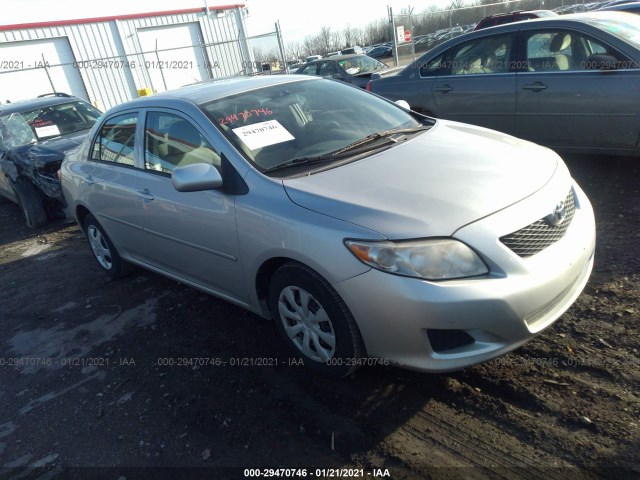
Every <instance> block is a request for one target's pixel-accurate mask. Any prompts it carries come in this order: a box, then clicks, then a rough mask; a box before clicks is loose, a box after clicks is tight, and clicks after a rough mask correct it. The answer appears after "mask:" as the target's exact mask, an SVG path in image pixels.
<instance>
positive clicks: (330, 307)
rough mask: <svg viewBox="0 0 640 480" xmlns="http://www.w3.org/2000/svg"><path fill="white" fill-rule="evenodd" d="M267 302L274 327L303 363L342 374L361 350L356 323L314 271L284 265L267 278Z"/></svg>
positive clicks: (350, 368) (334, 374)
mask: <svg viewBox="0 0 640 480" xmlns="http://www.w3.org/2000/svg"><path fill="white" fill-rule="evenodd" d="M269 304H270V307H271V311H272V312H273V316H274V320H275V324H276V329H277V330H278V333H279V334H280V336H281V337H282V338H283V339H284V341H285V342H286V343H287V344H288V345H289V347H290V349H291V350H292V351H293V353H294V354H296V355H302V360H303V362H304V364H305V366H307V367H309V368H311V369H312V370H314V371H316V372H318V373H321V374H323V375H327V376H331V377H345V376H347V375H349V374H350V373H352V372H353V371H355V370H356V369H357V368H358V366H359V364H360V363H361V362H360V361H359V360H360V359H361V358H362V356H363V354H364V348H363V345H362V337H361V335H360V331H359V330H358V326H357V325H356V323H355V320H354V319H353V316H352V315H351V312H350V311H349V309H348V308H347V306H346V305H345V303H344V301H343V300H342V298H340V296H339V295H338V293H337V292H336V291H335V290H334V289H333V288H332V287H331V285H329V283H328V282H327V281H326V280H325V279H324V278H322V277H321V276H320V275H319V274H318V273H317V272H315V271H313V270H311V269H310V268H308V267H306V266H304V265H301V264H297V263H287V264H285V265H283V266H282V267H280V268H279V269H278V270H277V271H276V272H275V273H274V274H273V277H272V278H271V282H270V285H269Z"/></svg>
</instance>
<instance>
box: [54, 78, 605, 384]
mask: <svg viewBox="0 0 640 480" xmlns="http://www.w3.org/2000/svg"><path fill="white" fill-rule="evenodd" d="M61 177H62V188H63V190H64V195H65V197H66V198H67V201H68V212H69V214H71V215H73V216H74V217H75V218H76V219H77V221H78V223H79V225H80V226H81V227H82V230H83V232H84V233H85V234H86V236H87V238H88V241H89V244H90V247H91V250H92V251H93V254H94V256H95V258H96V260H97V262H98V264H99V265H100V267H101V268H102V269H103V270H104V272H105V273H106V274H107V275H109V276H110V277H117V276H121V275H123V274H125V273H126V272H127V271H128V269H129V265H130V264H136V265H140V266H143V267H145V268H148V269H151V270H153V271H155V272H158V273H160V274H163V275H166V276H168V277H170V278H173V279H174V280H176V281H179V282H181V283H184V284H187V285H191V286H193V287H196V288H199V289H201V290H204V291H206V292H209V293H211V294H214V295H218V296H220V297H222V298H223V299H226V300H229V301H231V302H233V303H235V304H237V305H239V306H241V307H244V308H246V309H249V310H250V311H252V312H254V313H256V314H257V315H260V316H262V317H265V318H270V319H273V321H274V324H275V328H276V329H277V331H278V333H279V335H280V336H281V338H282V339H283V340H284V342H286V344H287V345H288V347H289V349H290V351H291V354H292V355H293V356H294V358H296V359H302V361H303V362H304V364H305V365H307V366H308V367H309V368H312V369H314V370H315V371H318V372H322V373H326V374H329V375H333V376H343V375H347V374H349V373H350V372H351V371H353V370H354V369H355V368H357V367H358V366H360V365H379V364H387V363H392V364H395V365H400V366H404V367H408V368H412V369H417V370H421V371H432V372H438V371H450V370H457V369H461V368H464V367H466V366H469V365H472V364H475V363H478V362H483V361H487V360H490V359H492V358H494V357H496V356H499V355H502V354H504V353H506V352H508V351H510V350H513V349H515V348H517V347H519V346H520V345H522V344H523V343H525V342H526V341H528V340H530V339H531V338H533V337H534V336H535V335H537V334H538V333H540V332H541V331H542V330H544V329H545V328H547V327H549V326H550V325H551V324H553V323H554V322H555V321H556V320H557V319H558V318H559V317H560V316H561V315H562V313H563V312H564V311H565V310H566V309H567V308H569V306H570V305H571V304H572V303H573V302H574V301H575V299H576V298H577V297H578V295H579V294H580V292H581V291H582V289H583V287H584V285H585V283H586V282H587V280H588V278H589V274H590V272H591V269H592V266H593V254H594V247H595V227H594V217H593V211H592V209H591V206H590V204H589V200H588V199H587V197H586V195H585V194H584V193H583V192H582V190H581V189H580V187H579V186H578V185H577V184H576V183H575V182H574V181H573V179H572V178H571V175H570V174H569V171H568V169H567V168H566V166H565V165H564V163H563V162H562V160H561V159H560V157H558V156H557V155H556V154H555V153H554V152H552V151H551V150H548V149H545V148H541V147H538V146H537V145H534V144H532V143H530V142H525V141H521V140H518V139H515V138H513V137H509V136H507V135H504V134H501V133H498V132H494V131H490V130H487V129H484V128H480V127H474V126H471V125H464V124H460V123H455V122H448V121H444V120H433V119H429V118H426V117H424V116H422V115H420V114H417V113H414V112H410V111H407V110H405V109H404V108H401V107H400V106H398V105H395V104H393V103H391V102H389V101H387V100H385V99H382V98H380V97H377V96H375V95H371V94H369V93H367V92H365V91H363V90H360V89H356V88H352V87H351V86H349V85H346V84H344V83H342V82H333V81H329V80H324V79H320V78H311V77H302V76H297V75H295V76H287V75H278V76H270V77H269V76H264V77H252V78H244V79H237V80H234V81H233V82H229V81H223V82H210V83H207V84H203V85H196V86H193V87H186V88H182V89H180V90H175V91H170V92H166V93H162V94H158V95H153V96H149V97H144V98H140V99H137V100H134V101H132V102H128V103H125V104H123V105H120V106H118V107H115V108H114V109H112V110H110V111H109V112H107V113H106V114H105V115H104V116H103V118H102V119H101V120H100V121H99V122H98V123H97V125H96V126H95V127H94V128H93V130H92V131H91V133H90V135H89V136H88V137H87V139H86V140H85V142H83V144H82V146H81V147H80V148H79V149H78V150H76V151H75V152H73V153H72V154H70V155H69V156H68V157H67V159H66V160H65V162H64V163H63V166H62V175H61ZM532 236H534V237H535V239H534V240H533V241H532V240H531V237H532ZM251 333H252V330H251V329H250V328H248V329H247V335H250V334H251Z"/></svg>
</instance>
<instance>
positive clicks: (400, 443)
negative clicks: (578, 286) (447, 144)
mask: <svg viewBox="0 0 640 480" xmlns="http://www.w3.org/2000/svg"><path fill="white" fill-rule="evenodd" d="M567 163H568V165H569V167H570V169H571V171H572V173H573V175H574V177H575V178H576V179H577V180H578V182H579V183H580V184H581V186H582V187H583V189H584V190H585V191H586V192H587V194H588V195H589V197H590V198H591V200H592V203H593V205H594V209H595V212H596V216H597V222H598V246H597V251H596V266H595V269H594V273H593V275H592V277H591V280H590V282H589V284H588V285H587V287H586V289H585V291H584V293H583V294H582V296H581V297H580V298H579V299H578V301H577V302H576V303H575V305H574V306H573V307H572V308H571V309H570V310H569V311H568V312H567V313H566V314H565V315H563V317H562V318H561V319H560V320H559V321H558V322H557V323H556V324H554V325H553V326H552V327H551V328H549V329H548V330H546V331H545V332H543V333H542V334H541V335H540V336H539V337H537V338H536V339H535V340H533V341H532V342H530V343H528V344H527V345H525V346H524V347H522V348H520V349H519V350H517V351H516V352H513V353H511V354H509V355H506V356H504V357H502V358H500V359H497V360H496V361H493V362H489V363H487V364H484V365H478V366H475V367H472V368H469V369H466V370H464V371H461V372H456V373H453V374H446V375H445V374H443V375H426V374H420V373H415V372H410V371H403V370H400V369H397V368H392V367H367V368H362V369H360V370H359V371H358V372H356V374H355V375H353V376H352V377H350V378H347V379H344V380H340V381H334V380H326V379H323V378H318V377H316V376H313V375H311V374H310V373H309V372H308V371H306V370H305V369H304V368H302V367H300V366H298V365H296V364H295V362H292V361H291V359H290V358H289V356H288V355H287V351H286V350H285V348H284V346H283V345H282V344H281V342H280V340H279V339H278V338H277V335H276V332H275V330H274V329H273V327H272V325H271V324H270V323H269V322H266V321H264V320H261V319H259V318H257V317H256V316H254V315H252V314H250V313H248V312H246V311H244V310H241V309H239V308H237V307H235V306H233V305H231V304H229V303H226V302H224V301H221V300H217V299H215V298H213V297H210V296H207V295H205V294H203V293H200V292H199V291H196V290H194V289H191V288H188V287H186V286H183V285H180V284H178V283H176V282H174V281H171V280H168V279H165V278H163V277H160V276H158V275H155V274H153V273H149V272H146V271H143V270H140V271H138V272H137V273H136V274H134V275H132V276H131V277H128V278H126V279H124V280H118V281H108V280H107V278H106V277H105V276H104V275H103V274H102V272H101V271H100V269H99V267H98V265H97V263H96V262H95V260H94V259H93V257H92V255H91V253H90V250H89V247H88V246H87V244H86V241H85V239H84V238H83V236H82V234H81V233H80V231H79V230H78V228H77V227H76V226H75V225H73V224H63V223H58V224H55V225H51V226H48V227H45V228H43V229H40V230H36V231H32V230H29V229H27V228H26V227H24V226H23V222H22V220H21V218H20V212H19V210H18V207H16V206H15V205H13V204H3V205H0V286H1V289H0V304H1V305H2V308H1V310H0V467H2V469H1V470H0V477H2V476H4V477H7V478H38V479H41V480H48V479H53V478H61V479H62V478H64V479H67V478H105V479H107V478H112V479H114V480H118V479H122V478H129V479H132V478H165V477H166V478H183V477H180V475H183V476H184V475H190V477H189V478H215V479H217V478H245V477H244V473H245V472H244V471H243V469H244V468H299V469H303V468H306V469H307V473H308V478H313V477H317V476H323V475H324V476H327V477H329V476H331V475H330V474H332V473H336V472H335V471H332V470H330V469H332V468H355V469H357V470H356V471H355V472H352V473H356V474H360V473H362V474H363V476H365V477H367V478H372V477H375V476H381V475H384V474H385V473H388V474H389V476H388V477H386V478H393V479H413V478H509V479H511V478H522V479H532V478H533V479H535V478H558V479H560V478H561V479H567V478H574V477H575V478H638V477H640V446H639V445H640V443H639V438H640V435H639V434H640V427H639V426H640V418H639V415H640V399H639V395H640V383H639V380H640V353H639V352H638V349H639V348H640V343H639V341H638V340H639V339H638V328H637V326H638V320H639V318H640V315H639V311H640V283H639V279H640V256H639V255H638V252H639V251H640V228H639V227H640V193H639V191H640V164H639V163H638V161H637V159H635V160H634V159H615V158H604V157H598V158H584V157H575V158H568V159H567ZM249 357H251V358H265V359H271V360H270V362H271V363H275V362H276V361H277V363H278V365H277V366H255V365H254V366H250V365H243V360H242V359H243V358H249ZM181 358H218V359H221V361H224V362H226V363H227V365H226V366H221V365H218V366H215V365H206V366H205V365H193V364H190V362H186V363H187V364H186V365H178V363H180V362H181V360H180V359H181ZM14 359H19V360H14ZM182 363H185V362H182ZM231 363H235V365H231ZM140 467H145V468H140ZM148 467H162V468H163V470H153V469H149V468H148ZM170 467H174V468H180V470H174V471H169V470H166V468H170ZM202 467H205V468H202ZM226 468H234V469H233V470H226ZM316 469H325V470H324V471H316ZM337 473H349V472H337ZM179 474H180V475H179ZM336 476H337V475H336ZM334 477H335V476H334ZM300 478H301V477H300ZM344 478H347V476H344ZM348 478H351V477H348Z"/></svg>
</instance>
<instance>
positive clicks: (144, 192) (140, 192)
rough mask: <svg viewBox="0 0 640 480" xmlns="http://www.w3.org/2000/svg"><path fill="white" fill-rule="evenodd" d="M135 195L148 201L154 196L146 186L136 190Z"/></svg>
mask: <svg viewBox="0 0 640 480" xmlns="http://www.w3.org/2000/svg"><path fill="white" fill-rule="evenodd" d="M136 195H137V196H139V197H140V198H142V199H143V200H146V201H148V202H150V201H151V200H153V199H154V198H155V197H154V196H153V195H152V194H151V192H149V189H148V188H145V189H144V190H136Z"/></svg>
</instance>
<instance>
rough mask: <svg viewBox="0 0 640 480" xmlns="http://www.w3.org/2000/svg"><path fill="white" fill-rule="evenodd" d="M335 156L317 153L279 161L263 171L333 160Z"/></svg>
mask: <svg viewBox="0 0 640 480" xmlns="http://www.w3.org/2000/svg"><path fill="white" fill-rule="evenodd" d="M335 158H336V157H335V155H334V154H333V153H329V154H327V155H319V156H317V157H298V158H292V159H291V160H287V161H286V162H283V163H279V164H278V165H274V166H273V167H269V168H267V169H266V170H263V173H269V172H273V171H274V170H280V169H281V168H288V167H295V166H298V165H313V164H314V163H321V162H325V161H327V160H334V159H335Z"/></svg>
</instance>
